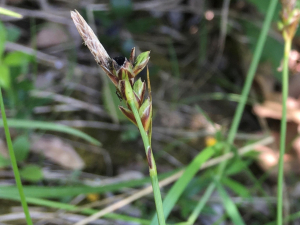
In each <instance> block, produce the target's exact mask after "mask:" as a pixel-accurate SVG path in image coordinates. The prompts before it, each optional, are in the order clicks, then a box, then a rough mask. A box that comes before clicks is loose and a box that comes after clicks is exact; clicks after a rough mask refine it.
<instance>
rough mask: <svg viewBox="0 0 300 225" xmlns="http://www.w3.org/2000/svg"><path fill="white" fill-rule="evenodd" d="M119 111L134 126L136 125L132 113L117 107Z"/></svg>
mask: <svg viewBox="0 0 300 225" xmlns="http://www.w3.org/2000/svg"><path fill="white" fill-rule="evenodd" d="M119 109H120V110H121V112H122V113H123V114H124V115H125V116H126V117H127V118H128V119H129V120H130V121H131V122H132V123H134V124H135V125H137V124H136V120H135V118H134V115H133V112H132V111H130V110H129V109H126V108H124V107H123V106H119Z"/></svg>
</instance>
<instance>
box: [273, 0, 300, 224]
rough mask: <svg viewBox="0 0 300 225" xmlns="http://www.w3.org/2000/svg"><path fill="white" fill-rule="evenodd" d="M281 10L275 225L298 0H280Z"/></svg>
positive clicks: (299, 10) (280, 213) (279, 207)
mask: <svg viewBox="0 0 300 225" xmlns="http://www.w3.org/2000/svg"><path fill="white" fill-rule="evenodd" d="M281 4H282V10H281V13H280V16H281V21H280V22H279V23H278V27H279V29H280V30H281V32H282V37H283V39H284V53H283V69H282V118H281V127H280V150H279V162H278V181H277V224H278V225H281V224H282V222H283V221H282V217H283V203H282V200H283V164H284V163H283V162H284V161H283V157H284V153H285V141H286V127H287V124H286V123H287V98H288V90H289V87H288V79H289V68H288V66H289V55H290V51H291V46H292V40H293V38H294V36H295V33H296V31H297V27H298V24H299V20H300V2H299V0H281Z"/></svg>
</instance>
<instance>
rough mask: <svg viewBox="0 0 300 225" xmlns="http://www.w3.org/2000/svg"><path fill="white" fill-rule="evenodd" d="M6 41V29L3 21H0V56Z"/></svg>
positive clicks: (0, 56)
mask: <svg viewBox="0 0 300 225" xmlns="http://www.w3.org/2000/svg"><path fill="white" fill-rule="evenodd" d="M5 42H6V29H5V27H4V25H3V23H1V22H0V58H2V55H3V52H4V49H5Z"/></svg>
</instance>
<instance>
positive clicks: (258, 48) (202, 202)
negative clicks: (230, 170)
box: [188, 0, 278, 224]
mask: <svg viewBox="0 0 300 225" xmlns="http://www.w3.org/2000/svg"><path fill="white" fill-rule="evenodd" d="M277 1H278V0H270V3H269V8H268V12H267V15H266V18H265V21H264V24H263V27H262V30H261V33H260V35H259V39H258V42H257V45H256V48H255V51H254V55H253V59H252V62H251V64H250V67H249V70H248V73H247V76H246V81H245V85H244V87H243V90H242V94H241V99H240V102H239V104H238V106H237V110H236V112H235V115H234V118H233V121H232V125H231V127H230V130H229V134H228V137H227V142H228V144H229V146H228V147H227V148H225V151H224V154H226V153H228V152H229V151H230V145H232V143H233V141H234V138H235V135H236V133H237V130H238V126H239V123H240V121H241V117H242V114H243V111H244V108H245V105H246V103H247V98H248V94H249V91H250V88H251V85H252V81H253V78H254V76H255V72H256V69H257V66H258V63H259V60H260V58H261V53H262V51H263V47H264V44H265V42H266V39H267V36H268V31H269V27H270V24H271V21H272V18H273V16H274V12H275V9H276V5H277ZM226 165H227V161H223V162H222V163H221V164H220V165H219V168H218V174H217V177H216V179H217V180H220V179H221V178H222V175H223V173H224V171H225V169H226ZM214 189H215V185H213V184H210V186H209V187H208V188H207V189H206V191H205V193H204V196H205V198H204V197H202V198H201V200H200V201H199V203H198V205H197V206H196V208H195V210H194V212H193V213H192V217H191V218H189V220H188V221H189V222H190V224H194V222H195V221H196V218H197V217H196V216H194V215H196V213H197V215H199V214H200V213H201V211H202V208H203V205H205V204H206V202H207V201H208V199H209V196H210V195H211V194H212V193H213V191H214ZM207 196H208V197H207ZM199 205H200V206H202V207H199ZM198 208H200V210H199V209H198Z"/></svg>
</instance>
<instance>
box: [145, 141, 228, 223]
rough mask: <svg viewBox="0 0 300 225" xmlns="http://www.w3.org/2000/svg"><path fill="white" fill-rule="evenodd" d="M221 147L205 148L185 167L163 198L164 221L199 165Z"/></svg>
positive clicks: (221, 145)
mask: <svg viewBox="0 0 300 225" xmlns="http://www.w3.org/2000/svg"><path fill="white" fill-rule="evenodd" d="M221 147H223V144H222V143H218V144H216V145H214V146H210V147H207V148H205V149H204V150H202V151H201V152H200V153H199V154H198V155H197V156H196V157H195V158H194V160H193V161H192V162H191V163H190V164H189V165H188V166H187V167H186V169H185V170H184V173H183V174H182V176H181V177H180V178H179V179H178V180H177V181H176V183H175V184H174V185H173V186H172V188H171V190H170V191H169V192H168V194H167V195H166V197H165V198H164V201H163V208H164V215H165V218H166V219H167V217H168V216H169V214H170V212H171V210H172V209H173V207H174V205H175V203H176V202H177V200H178V198H179V197H180V196H181V194H182V193H183V191H184V190H185V188H186V187H187V185H188V184H189V182H190V181H191V180H192V178H193V177H194V176H195V175H196V173H197V172H198V171H199V168H200V167H201V165H202V164H203V163H205V162H206V161H207V160H208V159H209V158H210V157H212V156H213V154H214V153H215V152H216V150H217V149H219V148H221ZM154 224H158V219H157V214H155V216H154V218H153V219H152V221H151V225H154Z"/></svg>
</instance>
